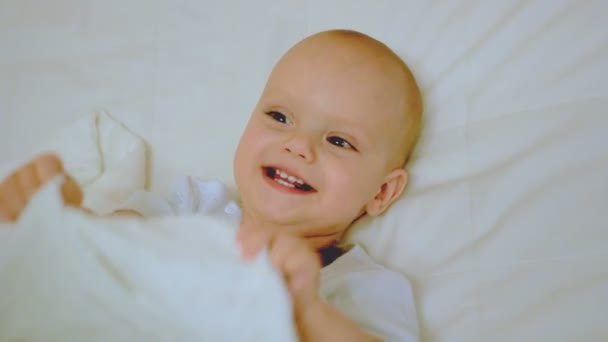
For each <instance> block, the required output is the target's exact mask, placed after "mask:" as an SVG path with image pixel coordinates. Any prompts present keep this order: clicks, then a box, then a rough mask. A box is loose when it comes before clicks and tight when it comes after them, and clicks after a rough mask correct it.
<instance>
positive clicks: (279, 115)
mask: <svg viewBox="0 0 608 342" xmlns="http://www.w3.org/2000/svg"><path fill="white" fill-rule="evenodd" d="M266 115H268V116H270V117H271V118H272V119H273V120H275V121H278V122H280V123H284V124H288V123H289V119H288V118H287V116H285V114H283V113H281V112H277V111H269V112H266Z"/></svg>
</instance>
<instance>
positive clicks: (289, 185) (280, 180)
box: [277, 179, 295, 188]
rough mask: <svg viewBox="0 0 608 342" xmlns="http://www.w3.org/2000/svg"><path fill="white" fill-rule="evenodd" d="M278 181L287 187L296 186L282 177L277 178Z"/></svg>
mask: <svg viewBox="0 0 608 342" xmlns="http://www.w3.org/2000/svg"><path fill="white" fill-rule="evenodd" d="M277 183H279V184H281V185H284V186H286V187H289V188H293V187H295V186H294V185H293V184H290V183H287V182H286V181H284V180H282V179H277Z"/></svg>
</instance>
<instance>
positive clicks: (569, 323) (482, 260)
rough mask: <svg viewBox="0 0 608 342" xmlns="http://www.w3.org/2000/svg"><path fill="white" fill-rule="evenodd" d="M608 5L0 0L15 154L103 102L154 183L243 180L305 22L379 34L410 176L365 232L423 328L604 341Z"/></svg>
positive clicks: (458, 0)
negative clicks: (406, 128)
mask: <svg viewBox="0 0 608 342" xmlns="http://www.w3.org/2000/svg"><path fill="white" fill-rule="evenodd" d="M605 13H608V3H606V2H605V1H601V0H595V1H594V0H589V1H584V2H580V1H575V0H558V1H550V0H530V1H503V2H496V1H487V2H480V1H473V0H454V1H422V0H419V1H414V0H411V1H398V0H392V1H388V0H386V1H378V2H374V3H371V2H362V1H361V2H359V1H332V2H331V3H328V2H323V1H319V0H315V1H305V2H300V1H269V0H266V1H258V2H248V1H244V0H242V1H232V2H224V3H219V2H211V1H209V2H201V1H187V0H179V1H163V0H153V1H143V0H133V1H117V0H110V1H94V0H88V1H76V0H59V1H54V2H52V3H51V2H44V1H42V0H27V1H25V0H24V1H7V0H4V1H0V75H2V77H0V137H1V138H0V139H1V141H0V142H1V143H0V160H7V159H15V158H18V157H20V156H22V155H23V154H24V153H28V152H29V151H32V150H33V149H34V147H35V146H36V145H37V144H40V143H41V142H44V141H47V140H48V139H49V138H50V137H51V136H53V134H56V132H57V130H58V129H59V128H60V127H63V126H64V125H65V124H66V123H68V122H72V121H74V120H76V119H77V118H79V117H81V116H82V115H85V114H88V113H91V112H92V111H93V110H95V109H98V108H106V109H107V110H108V111H109V112H110V113H111V114H112V115H113V116H114V117H115V118H116V119H118V120H119V121H121V122H123V123H125V124H126V126H128V127H129V128H130V129H132V130H133V131H134V132H135V133H137V134H138V135H140V136H141V137H143V138H144V139H145V140H146V141H147V142H149V144H150V146H151V151H152V153H151V157H152V159H151V166H152V167H151V174H150V176H151V183H150V185H151V188H152V189H154V190H156V191H160V192H164V191H166V190H167V187H168V184H169V183H170V182H171V180H172V178H173V177H174V176H177V175H180V174H184V173H187V174H194V175H199V176H204V177H210V178H211V177H213V178H220V179H223V180H226V181H229V182H231V179H232V169H231V161H232V151H233V149H234V147H235V146H236V143H237V139H238V137H239V134H240V132H241V130H242V128H243V127H244V125H245V123H246V118H247V116H248V115H249V112H250V111H251V109H252V108H253V106H254V104H255V101H256V100H257V97H258V95H259V93H260V92H261V89H262V87H263V84H264V82H265V77H266V75H267V73H268V72H269V70H270V68H271V67H272V64H273V63H274V61H275V60H276V58H278V57H279V56H280V54H281V53H282V52H283V51H284V50H285V49H286V48H287V47H289V46H290V45H291V44H292V43H294V42H295V41H297V40H298V39H300V38H302V37H304V36H306V35H307V34H310V33H313V32H316V31H319V30H323V29H327V28H335V27H345V28H353V29H358V30H361V31H364V32H367V33H369V34H371V35H373V36H375V37H377V38H379V39H381V40H383V41H385V42H386V43H387V44H388V45H389V46H391V47H393V48H394V49H395V50H396V51H397V52H398V53H399V54H400V55H401V56H403V57H404V58H405V59H406V60H407V61H408V62H409V64H410V66H411V67H412V68H413V70H414V72H415V73H416V75H417V77H418V79H419V82H420V84H421V86H422V89H423V92H424V96H425V100H426V109H427V111H426V114H427V124H426V128H425V132H424V135H423V138H422V141H421V144H420V149H419V151H418V153H417V155H416V158H415V159H414V161H413V163H412V164H411V170H412V179H413V182H412V184H411V186H410V188H409V189H408V191H407V193H406V196H404V197H403V198H402V199H401V200H400V201H399V202H398V203H397V204H396V205H395V208H393V209H392V210H391V211H390V212H389V213H388V214H387V215H385V216H383V217H382V218H380V219H377V220H366V221H364V222H361V224H359V225H358V227H357V229H356V230H355V231H354V232H353V234H352V238H353V239H355V240H358V241H361V242H362V243H363V245H364V246H365V247H366V248H367V249H368V251H369V252H370V253H371V254H372V256H373V257H375V258H376V259H378V260H379V261H381V262H383V263H386V264H388V265H390V266H391V267H394V268H396V269H398V270H400V271H401V272H403V273H404V274H406V275H408V276H409V277H410V279H412V281H413V283H414V289H415V292H416V296H417V300H418V308H417V309H418V313H419V316H420V321H421V324H422V327H421V331H422V334H423V338H424V339H425V340H428V341H461V340H462V341H486V340H492V341H500V340H504V341H539V340H552V341H571V340H589V341H595V340H604V339H606V338H608V327H607V326H606V325H605V322H604V319H603V318H604V317H606V315H607V309H606V307H608V253H607V252H606V248H605V246H606V243H608V214H607V213H606V208H607V204H608V177H607V176H606V175H607V174H608V137H607V136H606V134H605V131H606V129H607V128H608V113H606V112H607V110H606V108H607V106H608V86H607V85H606V82H605V80H606V78H607V77H608V30H607V29H606V28H605V21H604V17H605Z"/></svg>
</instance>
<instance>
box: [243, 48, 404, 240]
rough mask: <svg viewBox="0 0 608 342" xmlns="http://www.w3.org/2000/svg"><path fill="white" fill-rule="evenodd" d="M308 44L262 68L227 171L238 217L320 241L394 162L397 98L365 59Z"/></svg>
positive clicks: (337, 230)
mask: <svg viewBox="0 0 608 342" xmlns="http://www.w3.org/2000/svg"><path fill="white" fill-rule="evenodd" d="M309 45H312V46H304V47H301V48H299V49H296V50H295V51H293V52H289V53H288V54H287V55H286V56H285V57H284V58H283V59H282V60H281V61H280V62H279V64H278V65H277V66H276V68H275V69H274V71H273V73H272V74H271V76H270V78H269V80H268V83H267V86H266V88H265V90H264V93H263V94H262V96H261V98H260V100H259V103H258V104H257V106H256V108H255V110H254V112H253V114H252V115H251V118H250V121H249V123H248V125H247V127H246V129H245V131H244V133H243V135H242V137H241V141H240V143H239V147H238V149H237V152H236V156H235V163H234V173H235V178H236V183H237V186H238V188H239V192H240V195H241V199H242V203H243V210H244V215H245V216H244V217H245V219H247V218H250V219H252V220H254V221H256V223H258V224H264V225H267V226H268V227H281V229H286V230H289V231H291V232H293V233H296V234H298V235H300V236H303V237H306V238H309V239H310V241H312V242H313V245H314V246H315V247H321V246H323V245H325V244H327V243H329V242H331V241H333V240H335V239H336V238H338V237H339V236H340V235H341V234H342V232H343V231H344V230H345V229H346V228H347V227H348V226H349V225H350V224H351V223H352V222H353V220H355V219H356V218H357V217H358V216H360V215H361V214H363V213H364V212H365V210H366V209H365V208H366V204H367V203H369V202H370V201H371V200H372V199H374V197H375V195H376V194H377V193H378V192H379V190H380V188H381V187H382V185H383V183H384V182H385V179H386V176H387V174H388V173H389V172H390V171H391V170H392V168H394V166H390V165H389V160H390V159H391V153H395V151H394V137H395V134H398V131H399V130H400V129H402V127H401V126H402V124H401V123H400V122H401V121H402V120H399V119H398V118H399V115H400V114H399V113H400V111H402V110H403V108H402V106H403V103H402V102H403V101H402V100H400V99H401V98H402V97H403V96H402V95H400V94H398V93H397V92H398V91H399V89H396V88H399V87H394V86H391V80H390V77H387V75H390V72H391V70H390V68H388V67H387V68H385V70H383V67H382V65H381V64H380V65H375V64H370V63H366V62H365V61H366V59H367V58H369V56H364V57H358V56H356V55H355V56H353V54H352V51H342V50H341V49H340V48H339V47H338V48H333V49H327V46H323V44H317V45H315V44H309ZM319 45H320V46H319Z"/></svg>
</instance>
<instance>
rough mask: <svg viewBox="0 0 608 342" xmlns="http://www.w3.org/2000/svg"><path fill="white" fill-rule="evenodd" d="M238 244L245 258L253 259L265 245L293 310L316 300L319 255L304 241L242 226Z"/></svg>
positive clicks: (282, 234)
mask: <svg viewBox="0 0 608 342" xmlns="http://www.w3.org/2000/svg"><path fill="white" fill-rule="evenodd" d="M238 241H239V242H240V244H241V249H242V253H243V257H244V258H245V259H252V258H254V257H255V256H256V255H257V254H258V253H259V252H260V251H261V250H262V248H264V247H265V246H268V249H269V255H270V259H271V260H272V263H273V265H274V266H275V267H276V268H277V269H278V270H279V271H280V272H282V274H283V277H284V278H285V282H286V284H287V287H288V289H289V292H290V293H291V296H292V300H293V304H294V307H295V309H296V310H298V311H300V310H304V309H305V308H307V307H309V306H310V304H315V303H316V302H317V301H318V300H319V296H318V291H319V273H320V270H321V262H320V258H319V255H318V253H317V252H316V251H315V250H314V249H313V248H312V247H311V246H310V245H309V244H308V242H307V241H306V240H305V239H303V238H300V237H297V236H294V235H291V234H287V233H281V232H279V233H272V232H264V231H259V230H256V229H252V228H250V227H247V226H245V225H242V226H241V228H240V230H239V234H238Z"/></svg>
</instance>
